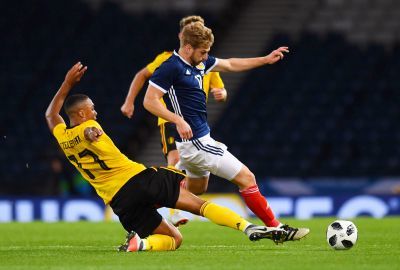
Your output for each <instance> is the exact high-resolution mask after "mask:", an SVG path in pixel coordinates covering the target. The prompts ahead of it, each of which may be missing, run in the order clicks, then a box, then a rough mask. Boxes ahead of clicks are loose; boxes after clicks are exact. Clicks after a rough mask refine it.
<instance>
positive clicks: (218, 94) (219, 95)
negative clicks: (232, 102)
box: [210, 88, 228, 102]
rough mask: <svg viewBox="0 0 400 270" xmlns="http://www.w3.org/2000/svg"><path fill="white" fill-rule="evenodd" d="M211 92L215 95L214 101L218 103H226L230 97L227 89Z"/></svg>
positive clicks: (217, 89)
mask: <svg viewBox="0 0 400 270" xmlns="http://www.w3.org/2000/svg"><path fill="white" fill-rule="evenodd" d="M210 92H211V93H212V94H213V96H214V99H215V101H217V102H224V101H225V100H226V97H227V95H228V94H227V92H226V90H225V88H213V89H211V90H210Z"/></svg>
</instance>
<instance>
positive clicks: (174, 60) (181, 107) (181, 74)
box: [149, 51, 217, 141]
mask: <svg viewBox="0 0 400 270" xmlns="http://www.w3.org/2000/svg"><path fill="white" fill-rule="evenodd" d="M216 64H217V59H216V58H215V57H213V56H208V59H207V60H206V61H204V62H202V63H200V64H199V65H197V66H195V67H194V66H192V65H190V64H189V63H188V62H186V61H185V60H184V59H183V58H182V57H181V56H180V55H179V54H178V53H176V52H175V51H174V54H173V55H172V56H171V57H170V58H169V59H168V60H166V61H165V62H164V63H162V65H161V66H160V67H159V68H158V69H156V71H155V72H154V73H153V75H152V76H151V78H150V81H149V83H150V84H151V85H152V86H154V87H156V88H157V89H159V90H160V91H162V92H164V93H166V95H164V97H163V99H164V102H165V104H166V106H167V109H168V110H170V111H172V112H174V113H175V114H178V115H179V116H181V117H183V119H185V121H186V122H187V123H188V124H189V125H190V128H191V129H192V132H193V138H192V139H197V138H200V137H203V136H204V135H207V134H208V133H210V127H209V126H208V123H207V108H206V94H205V93H204V91H203V75H204V74H206V73H208V72H209V71H210V70H211V69H212V68H213V67H214V66H215V65H216ZM175 139H176V140H177V141H181V138H180V137H179V134H177V138H175Z"/></svg>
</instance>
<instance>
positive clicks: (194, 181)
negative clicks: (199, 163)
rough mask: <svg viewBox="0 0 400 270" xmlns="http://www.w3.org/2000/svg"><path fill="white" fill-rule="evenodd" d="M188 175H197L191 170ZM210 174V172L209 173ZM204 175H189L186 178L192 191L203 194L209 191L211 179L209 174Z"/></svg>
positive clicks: (187, 184) (188, 187)
mask: <svg viewBox="0 0 400 270" xmlns="http://www.w3.org/2000/svg"><path fill="white" fill-rule="evenodd" d="M188 175H191V176H193V175H195V174H194V173H193V172H190V174H188ZM208 175H209V174H208ZM208 175H207V176H203V177H187V178H186V188H187V190H189V191H190V192H192V193H194V194H196V195H200V194H203V193H204V192H206V191H207V188H208V181H209V176H208Z"/></svg>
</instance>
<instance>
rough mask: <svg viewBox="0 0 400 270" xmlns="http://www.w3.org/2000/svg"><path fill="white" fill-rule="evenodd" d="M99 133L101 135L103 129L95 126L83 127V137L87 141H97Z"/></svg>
mask: <svg viewBox="0 0 400 270" xmlns="http://www.w3.org/2000/svg"><path fill="white" fill-rule="evenodd" d="M101 135H103V131H102V130H101V129H98V128H97V127H89V128H86V129H85V138H86V139H87V140H88V141H91V142H97V141H98V140H99V137H100V136H101Z"/></svg>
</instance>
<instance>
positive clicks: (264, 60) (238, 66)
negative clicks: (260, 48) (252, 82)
mask: <svg viewBox="0 0 400 270" xmlns="http://www.w3.org/2000/svg"><path fill="white" fill-rule="evenodd" d="M288 52H289V48H288V47H279V48H278V49H276V50H274V51H272V52H271V53H270V54H268V55H266V56H262V57H254V58H229V59H218V63H217V65H216V66H215V67H214V68H213V69H212V71H221V72H240V71H245V70H250V69H253V68H257V67H261V66H264V65H271V64H275V63H276V62H278V61H279V60H282V59H283V57H284V53H288Z"/></svg>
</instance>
